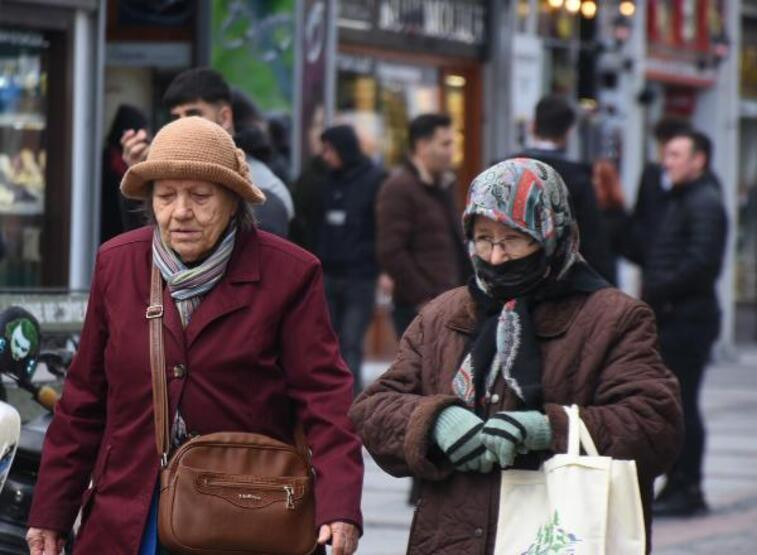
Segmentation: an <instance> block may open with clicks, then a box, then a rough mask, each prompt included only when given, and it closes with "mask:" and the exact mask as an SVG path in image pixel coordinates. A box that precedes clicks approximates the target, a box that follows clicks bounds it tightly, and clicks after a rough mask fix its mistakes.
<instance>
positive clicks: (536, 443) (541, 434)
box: [481, 410, 552, 468]
mask: <svg viewBox="0 0 757 555" xmlns="http://www.w3.org/2000/svg"><path fill="white" fill-rule="evenodd" d="M481 441H482V442H483V444H484V445H485V446H486V448H487V449H488V450H489V451H491V452H492V453H494V454H495V455H496V456H497V460H498V461H499V465H500V467H502V468H506V467H508V466H511V465H512V464H513V461H514V460H515V455H516V453H527V452H529V451H541V450H544V449H547V448H549V445H550V443H551V442H552V428H551V427H550V425H549V418H547V416H546V415H544V414H542V413H540V412H539V411H535V410H530V411H505V412H498V413H497V414H495V415H494V416H492V417H491V418H489V420H487V421H486V423H485V424H484V427H483V429H482V430H481Z"/></svg>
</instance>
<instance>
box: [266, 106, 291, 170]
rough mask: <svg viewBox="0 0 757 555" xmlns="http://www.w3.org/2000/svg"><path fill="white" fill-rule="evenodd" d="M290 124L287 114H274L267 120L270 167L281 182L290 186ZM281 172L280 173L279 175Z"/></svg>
mask: <svg viewBox="0 0 757 555" xmlns="http://www.w3.org/2000/svg"><path fill="white" fill-rule="evenodd" d="M290 127H291V122H290V119H289V116H288V115H287V114H276V115H273V116H271V117H269V118H268V136H269V137H270V138H271V145H272V146H273V155H272V157H273V160H272V161H271V167H272V168H274V172H276V175H278V176H279V177H280V178H281V180H282V181H283V182H284V183H286V184H287V185H290V184H291V182H292V179H291V174H290V166H291V162H292V148H291V146H290V134H291V133H290ZM279 171H281V172H282V173H279Z"/></svg>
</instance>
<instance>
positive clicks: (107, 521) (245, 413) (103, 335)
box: [27, 117, 363, 555]
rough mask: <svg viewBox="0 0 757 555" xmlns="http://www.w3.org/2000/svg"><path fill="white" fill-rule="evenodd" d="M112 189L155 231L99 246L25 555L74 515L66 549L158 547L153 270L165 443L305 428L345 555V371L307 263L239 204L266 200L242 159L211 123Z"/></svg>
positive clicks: (161, 148) (350, 545)
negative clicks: (132, 202) (160, 285)
mask: <svg viewBox="0 0 757 555" xmlns="http://www.w3.org/2000/svg"><path fill="white" fill-rule="evenodd" d="M121 191H122V192H123V194H124V195H125V196H127V197H130V198H137V199H143V200H145V206H146V208H147V210H148V213H149V215H150V221H151V222H152V224H151V225H149V226H147V227H143V228H140V229H137V230H134V231H131V232H129V233H126V234H123V235H120V236H118V237H116V238H115V239H113V240H111V241H109V242H107V243H106V244H105V245H103V246H102V247H101V248H100V250H99V252H98V256H97V261H96V264H95V271H94V277H93V280H92V286H91V292H90V298H89V305H88V308H87V315H86V319H85V323H84V328H83V330H82V334H81V340H80V344H79V350H78V352H77V354H76V358H75V359H74V361H73V364H72V365H71V368H70V371H69V373H68V376H67V378H66V383H65V386H64V389H63V396H62V398H61V400H60V401H59V402H58V405H57V407H56V410H55V416H54V418H53V421H52V424H51V425H50V428H49V431H48V433H47V437H46V438H45V446H44V450H43V457H42V463H41V469H40V474H39V480H38V482H37V484H36V488H35V492H34V503H33V506H32V510H31V516H30V519H29V525H30V526H31V528H30V530H29V532H28V534H27V540H28V543H29V547H30V551H31V553H32V554H33V555H40V554H42V553H43V549H44V553H45V554H48V553H57V552H58V551H57V550H58V549H59V544H60V543H61V541H62V539H63V537H64V534H65V533H66V532H67V531H68V530H70V529H71V527H72V526H73V524H74V520H75V518H76V516H77V513H78V512H79V509H80V508H81V510H82V521H81V527H80V528H79V532H78V536H77V538H76V548H75V549H76V552H77V553H83V554H88V553H97V554H100V553H119V554H120V553H123V554H127V553H128V554H132V555H133V554H135V553H140V554H147V553H150V554H154V553H155V552H156V550H157V549H158V548H159V546H158V545H157V537H156V531H155V529H156V522H155V515H156V506H157V493H156V480H157V478H158V471H159V466H160V461H159V457H158V454H157V452H156V448H155V427H154V423H153V398H152V380H151V369H150V360H149V349H148V340H149V334H148V320H147V319H146V317H145V310H146V308H147V306H148V304H149V292H150V274H151V268H152V266H153V264H154V265H155V266H156V267H157V268H158V269H159V271H160V274H161V276H162V278H163V280H164V281H165V283H166V287H165V288H164V290H163V306H164V316H163V336H164V344H165V345H164V349H165V368H166V373H167V382H168V385H167V390H168V404H169V410H170V414H171V415H172V417H171V421H172V423H173V424H172V429H171V438H172V439H173V444H174V445H175V446H176V445H179V444H181V443H182V442H183V441H184V440H186V439H187V438H188V437H192V436H195V435H202V434H208V433H212V432H218V431H224V432H235V431H239V432H255V433H262V434H265V435H267V436H270V437H272V438H274V439H278V440H279V441H284V442H287V443H292V442H293V430H294V427H295V422H300V423H301V424H302V425H303V428H304V432H305V438H306V441H307V444H308V446H309V448H310V450H311V453H312V457H311V460H312V464H313V467H314V469H315V472H316V476H317V477H316V483H315V504H316V508H315V512H316V515H315V518H316V525H318V526H319V530H320V537H319V541H320V543H322V544H324V543H326V542H327V541H331V543H332V546H333V551H334V552H336V553H342V554H350V553H352V552H354V550H355V549H356V546H357V537H358V533H359V528H360V526H361V515H360V494H361V487H362V474H363V467H362V460H361V453H360V443H359V441H358V440H357V437H356V436H355V434H354V432H353V430H352V427H351V424H350V423H349V420H348V418H347V410H348V408H349V404H350V401H351V399H352V378H351V375H350V372H349V370H348V369H347V367H346V366H345V364H344V362H343V361H342V359H341V357H340V355H339V349H338V343H337V339H336V337H335V335H334V332H333V331H332V329H331V327H330V325H329V319H328V309H327V307H326V302H325V298H324V293H323V280H322V273H321V269H320V265H319V263H318V261H317V260H316V259H315V257H313V256H312V255H310V254H308V253H307V252H305V251H303V250H302V249H300V248H298V247H295V246H294V245H292V244H291V243H288V242H287V241H285V240H283V239H280V238H278V237H276V236H274V235H271V234H268V233H265V232H263V231H258V230H257V229H256V228H255V226H254V225H253V223H252V219H251V214H250V212H249V211H248V209H247V206H248V203H252V204H255V203H260V202H262V201H263V200H264V198H265V197H264V196H263V194H262V193H261V191H260V190H259V189H258V188H257V187H256V186H255V185H254V184H253V183H252V182H251V180H250V175H249V169H248V165H247V163H246V161H245V156H244V153H243V152H242V151H241V150H239V149H237V148H236V147H235V146H234V143H233V141H232V138H231V136H230V135H229V134H228V133H227V132H226V131H224V129H223V128H221V127H220V126H218V125H216V124H215V123H212V122H210V121H209V120H206V119H203V118H199V117H187V118H181V119H179V120H176V121H175V122H173V123H170V124H168V125H166V126H165V127H164V128H163V129H161V131H160V132H159V133H158V134H157V135H156V136H155V139H154V141H153V143H152V145H151V148H150V153H149V155H148V157H147V160H146V161H144V162H141V163H139V164H136V165H134V166H132V167H131V168H130V169H129V171H128V172H127V174H126V175H125V176H124V179H123V181H122V183H121ZM90 479H91V484H90ZM88 484H90V486H89V487H87V485H88ZM238 525H239V526H244V525H245V524H244V523H243V522H240V523H238ZM297 532H298V531H297V530H292V533H293V534H296V533H297Z"/></svg>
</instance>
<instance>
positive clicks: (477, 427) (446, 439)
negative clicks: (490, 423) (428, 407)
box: [431, 406, 496, 473]
mask: <svg viewBox="0 0 757 555" xmlns="http://www.w3.org/2000/svg"><path fill="white" fill-rule="evenodd" d="M483 427H484V422H483V420H481V419H480V418H479V417H478V416H476V415H475V414H473V413H472V412H471V411H469V410H468V409H464V408H463V407H458V406H452V407H447V408H446V409H444V410H443V411H441V412H440V413H439V416H437V418H436V424H434V428H433V430H432V432H431V435H432V437H433V439H434V441H435V442H436V444H437V445H438V446H439V447H440V448H441V450H442V451H444V454H445V455H447V457H448V458H449V460H450V461H451V462H452V464H453V465H454V466H455V468H456V469H457V470H461V471H463V472H482V473H486V472H490V471H491V469H492V466H494V462H495V461H496V457H495V456H494V454H493V453H491V452H489V451H488V450H487V449H486V447H484V444H483V443H482V442H481V429H482V428H483Z"/></svg>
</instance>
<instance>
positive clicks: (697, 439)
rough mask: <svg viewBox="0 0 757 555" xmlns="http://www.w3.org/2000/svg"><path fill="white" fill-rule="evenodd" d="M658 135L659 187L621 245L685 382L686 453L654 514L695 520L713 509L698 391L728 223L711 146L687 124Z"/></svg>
mask: <svg viewBox="0 0 757 555" xmlns="http://www.w3.org/2000/svg"><path fill="white" fill-rule="evenodd" d="M659 129H660V128H659V127H658V128H657V129H656V131H658V130H659ZM668 129H670V127H668ZM657 137H659V138H661V139H662V140H663V141H664V143H663V145H662V165H661V172H660V173H659V174H658V175H659V177H658V178H657V182H656V183H655V182H654V181H648V182H646V187H647V188H648V189H649V190H646V191H641V190H640V192H639V202H638V203H637V208H636V213H635V214H634V215H633V216H630V215H625V218H626V219H625V220H624V221H623V220H621V223H620V224H619V225H618V229H619V231H618V233H617V235H618V241H617V243H618V244H619V245H620V246H621V247H622V251H621V252H623V253H624V254H627V256H628V258H630V259H631V260H633V261H637V262H638V263H639V264H640V265H641V270H642V292H641V296H642V299H643V300H644V301H646V302H647V303H648V304H649V305H650V306H651V307H652V309H653V310H654V312H655V316H656V318H657V324H658V329H659V337H660V351H661V354H662V358H663V360H664V362H665V364H666V365H667V366H668V367H669V368H670V369H671V370H672V371H673V373H675V375H676V376H677V377H678V380H679V382H680V384H681V399H682V401H683V413H684V423H685V425H686V426H685V427H686V435H685V437H684V444H683V449H682V451H681V453H680V455H679V458H678V461H677V462H676V464H675V465H674V467H673V468H672V469H671V470H670V471H669V472H668V474H667V482H666V484H665V487H664V488H663V489H662V491H661V492H660V494H659V496H658V497H657V499H656V501H655V503H654V506H653V510H654V512H655V514H657V515H660V516H663V515H664V516H691V515H695V514H699V513H703V512H706V511H707V504H706V502H705V499H704V495H703V493H702V459H703V455H704V443H705V430H704V426H703V423H702V417H701V414H700V411H699V390H700V387H701V385H702V378H703V377H704V370H705V367H706V365H707V362H708V361H709V357H710V350H711V348H712V345H713V343H714V342H715V340H716V339H717V337H718V334H719V331H720V307H719V304H718V299H717V295H716V292H715V285H716V282H717V279H718V276H719V275H720V272H721V270H722V267H723V257H724V254H725V244H726V235H727V218H726V212H725V207H724V205H723V200H722V197H721V187H720V183H719V181H718V179H717V177H716V176H715V174H714V173H713V172H712V170H711V169H710V167H709V166H710V157H711V156H712V144H711V142H710V140H709V139H708V138H707V137H706V136H705V135H704V134H702V133H700V132H698V131H693V130H691V129H690V128H687V127H683V126H682V127H678V129H677V130H676V129H672V130H671V131H670V134H669V135H666V134H657ZM652 171H653V170H650V175H653V174H652V173H651V172H652ZM642 186H645V182H644V181H642ZM653 186H654V187H656V188H658V189H659V190H657V191H655V189H652V187H653ZM616 187H617V188H619V185H616ZM666 188H667V190H666ZM663 192H664V195H663ZM644 195H648V196H644ZM620 202H622V196H621V197H620ZM621 209H622V205H621ZM645 226H646V229H645Z"/></svg>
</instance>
